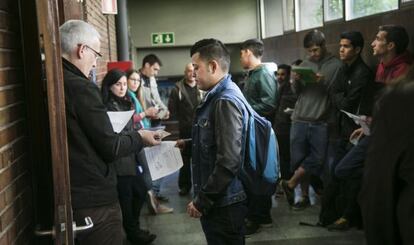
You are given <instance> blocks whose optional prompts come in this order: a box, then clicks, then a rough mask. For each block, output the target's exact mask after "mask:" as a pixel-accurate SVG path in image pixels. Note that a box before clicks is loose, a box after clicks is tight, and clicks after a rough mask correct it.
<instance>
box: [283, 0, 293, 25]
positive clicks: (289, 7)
mask: <svg viewBox="0 0 414 245" xmlns="http://www.w3.org/2000/svg"><path fill="white" fill-rule="evenodd" d="M283 30H285V31H292V30H295V0H283Z"/></svg>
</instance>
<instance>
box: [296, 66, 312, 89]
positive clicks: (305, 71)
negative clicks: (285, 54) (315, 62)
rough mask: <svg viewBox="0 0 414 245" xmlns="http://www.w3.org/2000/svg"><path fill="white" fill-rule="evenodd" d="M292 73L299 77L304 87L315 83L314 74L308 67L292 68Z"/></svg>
mask: <svg viewBox="0 0 414 245" xmlns="http://www.w3.org/2000/svg"><path fill="white" fill-rule="evenodd" d="M292 71H293V72H295V73H297V74H299V75H300V80H301V81H302V82H303V83H304V85H307V84H310V83H316V82H317V76H316V73H315V72H314V71H313V70H312V68H310V67H302V66H292Z"/></svg>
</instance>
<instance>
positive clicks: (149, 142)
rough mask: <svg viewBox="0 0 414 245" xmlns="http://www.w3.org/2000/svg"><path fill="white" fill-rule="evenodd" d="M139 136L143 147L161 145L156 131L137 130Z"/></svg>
mask: <svg viewBox="0 0 414 245" xmlns="http://www.w3.org/2000/svg"><path fill="white" fill-rule="evenodd" d="M138 133H139V134H140V135H141V138H142V142H144V145H145V146H153V145H159V144H161V136H160V135H159V133H157V132H156V131H155V132H154V131H148V130H138Z"/></svg>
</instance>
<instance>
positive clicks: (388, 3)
mask: <svg viewBox="0 0 414 245" xmlns="http://www.w3.org/2000/svg"><path fill="white" fill-rule="evenodd" d="M345 6H346V19H347V20H352V19H356V18H359V17H363V16H367V15H372V14H377V13H382V12H385V11H390V10H393V9H397V8H398V0H348V1H346V2H345Z"/></svg>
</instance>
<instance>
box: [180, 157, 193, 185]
mask: <svg viewBox="0 0 414 245" xmlns="http://www.w3.org/2000/svg"><path fill="white" fill-rule="evenodd" d="M181 157H182V158H183V166H182V167H181V168H180V174H179V175H178V188H180V189H188V190H189V189H191V152H189V153H187V152H182V153H181Z"/></svg>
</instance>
